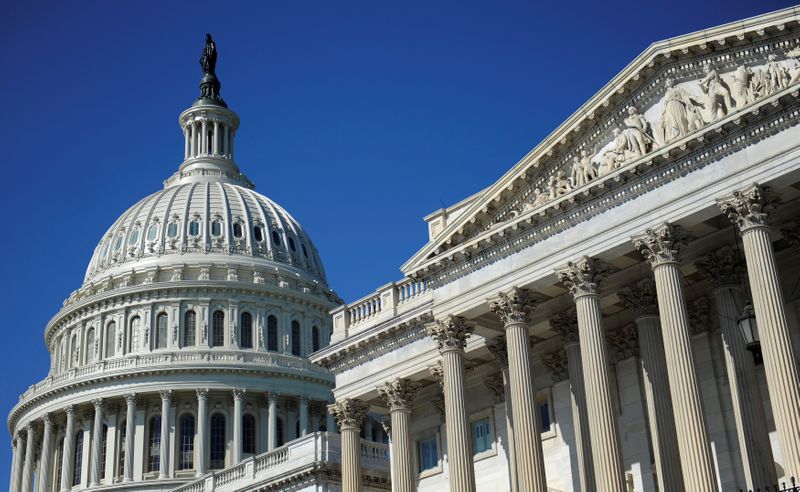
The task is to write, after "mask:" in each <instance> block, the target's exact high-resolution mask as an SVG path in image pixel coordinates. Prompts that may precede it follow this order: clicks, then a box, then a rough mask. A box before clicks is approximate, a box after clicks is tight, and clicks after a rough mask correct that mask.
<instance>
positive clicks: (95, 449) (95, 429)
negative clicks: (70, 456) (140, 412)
mask: <svg viewBox="0 0 800 492" xmlns="http://www.w3.org/2000/svg"><path fill="white" fill-rule="evenodd" d="M92 405H93V406H94V425H93V426H92V472H91V485H92V487H95V486H98V485H100V466H101V463H100V455H101V452H100V446H101V445H102V444H103V399H102V398H98V399H96V400H92Z"/></svg>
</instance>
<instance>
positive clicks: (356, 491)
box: [328, 398, 369, 492]
mask: <svg viewBox="0 0 800 492" xmlns="http://www.w3.org/2000/svg"><path fill="white" fill-rule="evenodd" d="M368 409H369V405H367V404H366V403H364V402H363V401H361V400H355V399H350V398H345V399H343V400H339V401H337V402H336V403H334V404H332V405H328V411H329V412H331V413H332V414H333V416H334V417H335V418H336V421H337V422H338V423H339V429H340V434H341V436H342V492H361V490H362V484H363V480H362V478H361V437H360V436H359V434H360V432H361V425H362V424H363V423H364V417H365V416H366V415H367V410H368Z"/></svg>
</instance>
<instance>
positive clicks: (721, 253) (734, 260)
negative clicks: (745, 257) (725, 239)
mask: <svg viewBox="0 0 800 492" xmlns="http://www.w3.org/2000/svg"><path fill="white" fill-rule="evenodd" d="M695 266H697V269H698V270H699V271H700V273H701V274H702V275H703V277H705V279H706V280H707V281H708V283H709V284H711V287H712V288H713V289H719V288H721V287H738V286H740V285H741V284H742V278H743V274H744V268H743V265H742V262H741V261H740V260H739V255H738V254H737V253H736V251H734V250H733V249H731V248H730V247H729V246H724V247H722V248H720V249H718V250H716V251H712V252H711V253H709V254H707V255H706V256H705V257H703V258H701V259H699V260H697V261H696V262H695Z"/></svg>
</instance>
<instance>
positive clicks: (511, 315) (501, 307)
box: [489, 287, 536, 325]
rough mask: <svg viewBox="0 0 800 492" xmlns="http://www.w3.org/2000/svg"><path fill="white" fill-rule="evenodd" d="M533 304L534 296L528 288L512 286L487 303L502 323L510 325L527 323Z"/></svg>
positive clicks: (534, 301)
mask: <svg viewBox="0 0 800 492" xmlns="http://www.w3.org/2000/svg"><path fill="white" fill-rule="evenodd" d="M535 304H536V299H535V296H534V295H533V293H532V292H531V291H530V290H528V289H520V288H519V287H514V288H512V289H511V290H509V291H508V292H500V293H499V294H498V296H497V298H496V299H495V300H493V301H491V302H490V303H489V309H490V310H491V311H492V312H493V313H495V314H496V315H497V316H499V317H500V320H501V321H502V322H503V324H504V325H510V324H517V323H528V321H529V319H528V318H529V314H530V312H531V310H532V309H533V307H534V305H535Z"/></svg>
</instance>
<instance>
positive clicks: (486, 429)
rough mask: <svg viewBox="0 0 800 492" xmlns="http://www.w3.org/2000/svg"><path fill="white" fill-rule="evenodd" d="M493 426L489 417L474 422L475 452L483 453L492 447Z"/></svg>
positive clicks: (473, 445)
mask: <svg viewBox="0 0 800 492" xmlns="http://www.w3.org/2000/svg"><path fill="white" fill-rule="evenodd" d="M493 441H494V439H493V438H492V426H491V424H490V423H489V418H488V417H487V418H483V419H480V420H476V421H475V422H473V423H472V449H473V454H478V453H482V452H484V451H488V450H490V449H492V442H493Z"/></svg>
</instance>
